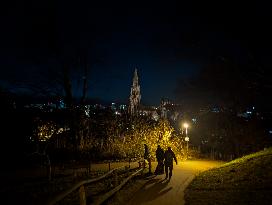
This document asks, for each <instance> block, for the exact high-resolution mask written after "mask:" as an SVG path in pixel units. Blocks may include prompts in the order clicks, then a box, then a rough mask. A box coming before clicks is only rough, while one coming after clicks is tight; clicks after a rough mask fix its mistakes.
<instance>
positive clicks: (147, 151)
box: [144, 144, 151, 174]
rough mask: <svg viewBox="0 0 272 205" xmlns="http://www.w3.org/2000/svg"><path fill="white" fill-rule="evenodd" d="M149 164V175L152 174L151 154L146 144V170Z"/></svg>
mask: <svg viewBox="0 0 272 205" xmlns="http://www.w3.org/2000/svg"><path fill="white" fill-rule="evenodd" d="M147 163H148V167H149V174H151V156H150V153H149V149H148V146H147V145H146V144H144V168H145V167H146V164H147Z"/></svg>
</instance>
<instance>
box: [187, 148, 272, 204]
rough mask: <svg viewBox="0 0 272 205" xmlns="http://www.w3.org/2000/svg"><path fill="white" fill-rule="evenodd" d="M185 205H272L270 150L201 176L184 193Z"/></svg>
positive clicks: (271, 155) (271, 156)
mask: <svg viewBox="0 0 272 205" xmlns="http://www.w3.org/2000/svg"><path fill="white" fill-rule="evenodd" d="M185 201H186V205H195V204H203V205H206V204H217V205H219V204H254V205H255V204H272V148H269V149H266V150H265V151H261V152H257V153H254V154H250V155H247V156H244V157H242V158H239V159H236V160H233V161H231V162H229V163H225V164H223V165H222V166H220V167H218V168H215V169H211V170H208V171H205V172H202V173H200V174H199V175H198V176H196V178H195V179H194V180H193V181H192V182H191V184H190V185H189V186H188V187H187V189H186V190H185Z"/></svg>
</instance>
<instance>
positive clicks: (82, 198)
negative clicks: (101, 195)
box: [79, 185, 86, 205]
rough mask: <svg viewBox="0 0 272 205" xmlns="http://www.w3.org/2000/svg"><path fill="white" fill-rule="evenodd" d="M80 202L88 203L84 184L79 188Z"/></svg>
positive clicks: (83, 204)
mask: <svg viewBox="0 0 272 205" xmlns="http://www.w3.org/2000/svg"><path fill="white" fill-rule="evenodd" d="M79 204H80V205H86V194H85V188H84V185H82V186H81V187H80V188H79Z"/></svg>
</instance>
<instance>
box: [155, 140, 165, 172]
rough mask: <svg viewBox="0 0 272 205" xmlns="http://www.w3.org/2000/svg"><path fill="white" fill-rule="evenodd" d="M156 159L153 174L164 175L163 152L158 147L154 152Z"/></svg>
mask: <svg viewBox="0 0 272 205" xmlns="http://www.w3.org/2000/svg"><path fill="white" fill-rule="evenodd" d="M156 158H157V162H158V165H157V167H156V170H155V174H156V175H159V174H164V164H163V160H164V150H163V149H162V148H161V146H160V145H158V147H157V150H156Z"/></svg>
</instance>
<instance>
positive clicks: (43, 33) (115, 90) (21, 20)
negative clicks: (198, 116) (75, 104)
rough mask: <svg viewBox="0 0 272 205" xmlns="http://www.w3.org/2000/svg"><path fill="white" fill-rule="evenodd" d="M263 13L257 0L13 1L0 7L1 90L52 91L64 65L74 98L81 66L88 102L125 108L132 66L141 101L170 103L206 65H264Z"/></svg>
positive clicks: (266, 35) (266, 34)
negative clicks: (139, 1)
mask: <svg viewBox="0 0 272 205" xmlns="http://www.w3.org/2000/svg"><path fill="white" fill-rule="evenodd" d="M256 2H257V1H256ZM269 12H270V10H269V7H268V5H265V4H262V3H261V1H258V3H247V4H246V5H245V4H241V5H238V4H223V3H222V4H217V5H214V4H213V5H207V4H203V5H199V4H198V5H197V6H196V5H187V4H184V3H183V4H179V5H170V4H169V5H146V6H145V7H139V6H138V7H137V6H132V5H130V6H129V5H122V4H120V5H108V6H107V7H103V6H101V5H93V4H91V3H90V2H89V3H82V4H79V3H75V2H74V3H68V1H63V2H61V1H58V3H52V2H51V3H50V2H47V1H42V2H40V1H39V2H38V1H33V2H27V1H24V2H19V3H14V2H13V3H11V4H9V5H6V6H3V7H2V9H1V15H2V18H1V20H0V23H1V34H0V43H1V47H0V67H1V71H0V76H1V77H0V80H1V85H2V87H6V88H9V89H11V88H12V89H13V90H14V87H15V86H17V87H18V85H19V86H21V85H24V84H30V83H31V84H36V85H37V84H39V83H41V82H43V83H46V82H50V83H49V84H50V85H49V87H50V86H52V87H54V86H56V85H55V84H54V83H55V79H54V78H57V77H55V76H56V73H58V74H59V72H60V71H61V69H62V67H63V66H64V65H68V66H69V68H70V69H71V77H72V79H73V89H74V95H75V96H80V92H81V89H80V86H81V83H82V80H81V78H82V70H83V67H84V66H86V65H87V66H88V70H89V77H88V80H89V89H88V97H91V98H99V99H103V100H108V101H123V102H126V101H127V99H128V97H129V92H130V86H131V83H132V82H131V81H132V77H133V76H132V75H133V72H134V69H135V68H136V67H137V68H138V72H139V73H138V74H139V77H140V85H141V93H142V102H143V103H145V104H159V102H160V99H161V98H162V97H168V98H170V99H172V100H176V98H177V93H175V90H176V87H177V85H178V83H177V82H178V81H181V80H188V79H190V78H193V77H194V76H196V75H198V73H199V70H200V69H202V67H203V66H204V65H205V64H206V63H208V62H210V61H212V60H213V59H221V60H222V61H223V60H224V59H232V60H233V61H236V62H238V63H239V64H248V63H249V62H252V61H254V62H257V63H259V64H260V65H262V66H263V65H264V66H269V65H271V64H270V57H271V40H270V38H271V36H272V35H271V31H270V21H271V15H270V14H269ZM15 90H18V89H15Z"/></svg>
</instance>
